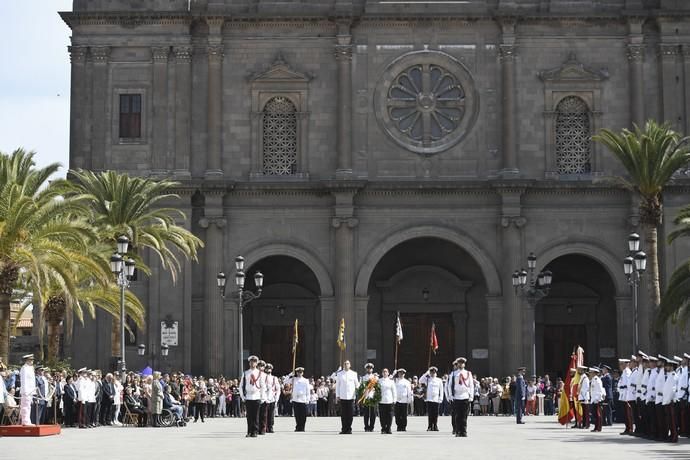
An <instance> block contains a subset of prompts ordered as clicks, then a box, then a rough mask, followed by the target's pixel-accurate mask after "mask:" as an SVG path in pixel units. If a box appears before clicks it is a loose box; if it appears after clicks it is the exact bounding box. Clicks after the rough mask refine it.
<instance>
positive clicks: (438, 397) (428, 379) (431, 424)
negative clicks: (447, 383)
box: [419, 366, 443, 431]
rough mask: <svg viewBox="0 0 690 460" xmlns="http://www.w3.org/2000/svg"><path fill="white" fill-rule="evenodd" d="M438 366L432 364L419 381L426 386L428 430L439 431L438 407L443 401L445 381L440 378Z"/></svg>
mask: <svg viewBox="0 0 690 460" xmlns="http://www.w3.org/2000/svg"><path fill="white" fill-rule="evenodd" d="M437 374H438V368H437V367H436V366H431V367H430V368H429V370H428V371H426V373H424V375H422V376H421V377H420V378H419V383H420V384H421V385H424V386H426V395H425V398H424V399H425V401H426V413H427V418H428V425H427V428H426V431H438V408H439V406H440V405H441V403H442V402H443V381H442V380H441V379H440V378H438V377H437V376H436V375H437Z"/></svg>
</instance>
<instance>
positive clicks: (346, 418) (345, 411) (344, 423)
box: [340, 399, 355, 433]
mask: <svg viewBox="0 0 690 460" xmlns="http://www.w3.org/2000/svg"><path fill="white" fill-rule="evenodd" d="M354 412H355V400H354V399H341V400H340V426H341V430H342V432H343V433H352V414H353V413H354Z"/></svg>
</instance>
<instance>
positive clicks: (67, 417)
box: [62, 374, 77, 428]
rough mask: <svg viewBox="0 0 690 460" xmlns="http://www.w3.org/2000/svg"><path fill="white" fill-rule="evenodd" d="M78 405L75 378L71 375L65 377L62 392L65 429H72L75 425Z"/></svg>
mask: <svg viewBox="0 0 690 460" xmlns="http://www.w3.org/2000/svg"><path fill="white" fill-rule="evenodd" d="M76 403H77V388H76V386H75V385H74V382H73V377H72V376H71V375H69V374H67V376H66V377H65V386H64V388H63V392H62V414H63V423H64V425H65V427H69V428H72V427H74V426H76V423H75V413H76V412H75V407H76Z"/></svg>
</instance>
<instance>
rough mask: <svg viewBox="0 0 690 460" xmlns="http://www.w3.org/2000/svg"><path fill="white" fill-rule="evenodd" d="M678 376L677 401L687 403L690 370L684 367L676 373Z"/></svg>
mask: <svg viewBox="0 0 690 460" xmlns="http://www.w3.org/2000/svg"><path fill="white" fill-rule="evenodd" d="M676 375H678V384H677V385H676V401H685V400H687V399H688V368H687V366H683V367H681V368H680V372H679V371H676Z"/></svg>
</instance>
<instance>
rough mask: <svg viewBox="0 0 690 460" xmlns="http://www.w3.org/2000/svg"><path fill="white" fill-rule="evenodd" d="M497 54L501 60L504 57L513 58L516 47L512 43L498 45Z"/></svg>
mask: <svg viewBox="0 0 690 460" xmlns="http://www.w3.org/2000/svg"><path fill="white" fill-rule="evenodd" d="M498 55H499V57H500V59H501V60H502V61H503V60H506V59H515V55H516V47H515V46H514V45H499V47H498Z"/></svg>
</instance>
